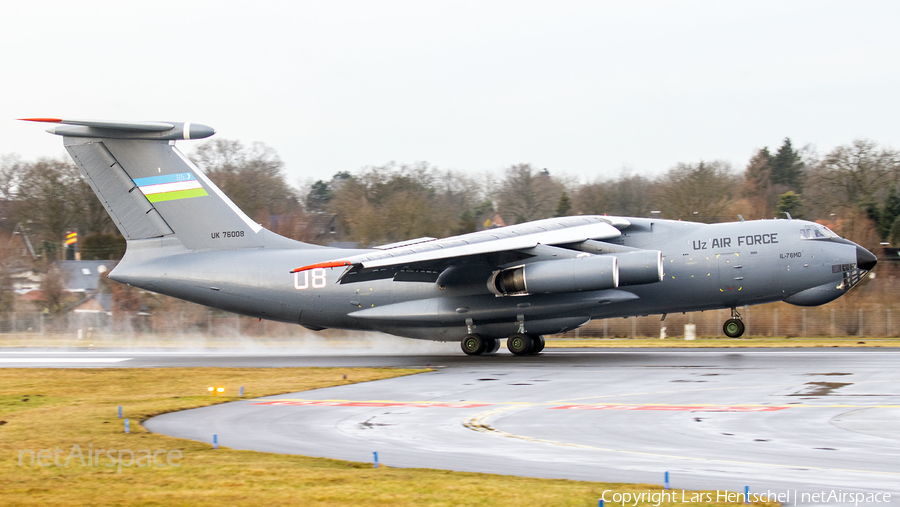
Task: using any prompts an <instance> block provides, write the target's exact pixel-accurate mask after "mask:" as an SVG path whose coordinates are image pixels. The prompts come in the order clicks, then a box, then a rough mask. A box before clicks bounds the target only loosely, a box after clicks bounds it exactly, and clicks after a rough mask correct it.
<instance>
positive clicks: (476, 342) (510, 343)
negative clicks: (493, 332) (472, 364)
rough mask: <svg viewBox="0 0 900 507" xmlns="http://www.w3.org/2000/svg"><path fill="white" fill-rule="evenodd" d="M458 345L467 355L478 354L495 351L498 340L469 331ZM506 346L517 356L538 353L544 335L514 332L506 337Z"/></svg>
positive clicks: (542, 345) (498, 343)
mask: <svg viewBox="0 0 900 507" xmlns="http://www.w3.org/2000/svg"><path fill="white" fill-rule="evenodd" d="M459 345H460V348H462V351H463V352H465V353H466V354H467V355H470V356H480V355H482V354H493V353H494V352H497V350H498V349H499V348H500V340H498V339H496V338H485V337H483V336H481V335H479V334H475V333H470V334H467V335H466V336H464V337H463V339H462V341H461V342H460V344H459ZM506 348H508V349H509V351H510V352H512V353H513V354H515V355H517V356H527V355H534V354H539V353H540V352H541V351H542V350H544V337H543V336H540V335H536V334H527V333H516V334H514V335H512V336H510V337H509V338H507V339H506Z"/></svg>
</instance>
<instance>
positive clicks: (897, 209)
mask: <svg viewBox="0 0 900 507" xmlns="http://www.w3.org/2000/svg"><path fill="white" fill-rule="evenodd" d="M897 217H900V194H897V187H895V186H894V185H891V186H890V188H889V189H888V194H887V197H886V198H885V199H884V205H883V206H882V208H881V216H879V217H878V235H879V236H881V240H882V241H884V240H885V239H887V237H888V235H889V234H890V232H891V227H892V226H893V225H894V222H895V221H896V220H897Z"/></svg>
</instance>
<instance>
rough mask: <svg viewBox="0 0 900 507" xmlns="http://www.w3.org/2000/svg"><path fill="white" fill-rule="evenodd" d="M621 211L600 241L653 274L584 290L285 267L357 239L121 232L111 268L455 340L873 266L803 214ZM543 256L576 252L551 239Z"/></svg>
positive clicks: (477, 268) (322, 322) (170, 291)
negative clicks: (659, 274)
mask: <svg viewBox="0 0 900 507" xmlns="http://www.w3.org/2000/svg"><path fill="white" fill-rule="evenodd" d="M627 220H628V222H629V223H630V225H629V226H627V227H624V228H623V229H622V235H621V236H619V237H617V238H614V239H612V240H610V241H608V244H609V245H611V246H612V247H616V246H619V247H622V248H637V249H644V250H659V251H661V252H662V255H663V264H664V273H663V278H662V281H659V282H656V283H647V284H642V285H633V286H620V287H616V288H610V289H605V290H595V291H581V292H566V293H550V294H520V295H510V296H498V295H497V294H495V293H494V292H492V291H491V290H489V287H488V284H489V281H490V279H491V276H492V274H493V273H495V272H496V271H497V269H498V266H496V265H491V264H488V263H479V262H477V261H475V262H469V263H462V264H460V265H458V266H453V267H451V268H449V269H447V270H445V271H444V272H443V273H441V274H440V277H439V278H438V279H437V281H430V282H423V281H396V280H394V279H392V278H387V279H380V280H371V281H363V282H354V283H338V278H339V277H340V276H341V274H342V273H343V268H318V269H312V270H308V271H303V272H298V273H291V271H292V270H293V269H294V268H296V267H297V266H300V265H309V264H314V263H317V262H325V261H329V260H333V259H336V258H341V257H349V256H353V255H357V254H359V253H361V252H362V253H364V252H366V250H340V249H334V248H299V249H293V248H243V249H236V250H224V251H223V250H217V251H205V252H204V251H191V250H187V249H184V248H183V247H182V246H180V244H178V243H177V242H172V244H171V245H170V246H165V245H163V246H162V247H161V246H160V242H159V240H152V241H154V243H153V244H152V246H150V247H147V248H143V246H142V244H141V242H134V243H133V244H131V243H130V244H129V247H128V253H127V254H126V256H125V258H124V259H123V261H122V262H121V263H120V264H119V266H118V267H117V268H116V269H115V270H114V271H113V272H112V273H111V275H110V277H111V278H113V279H115V280H118V281H121V282H124V283H128V284H130V285H133V286H137V287H142V288H145V289H148V290H151V291H154V292H159V293H162V294H167V295H170V296H174V297H177V298H181V299H185V300H188V301H193V302H196V303H200V304H203V305H207V306H211V307H214V308H219V309H222V310H227V311H232V312H236V313H241V314H244V315H249V316H252V317H258V318H263V319H269V320H276V321H282V322H290V323H295V324H300V325H304V326H306V327H309V328H311V329H322V328H341V329H356V330H374V331H382V332H386V333H390V334H395V335H399V336H406V337H411V338H420V339H431V340H447V341H454V340H459V339H461V337H462V336H464V335H465V334H466V332H467V330H469V331H471V330H472V329H473V327H474V328H476V329H477V332H478V333H480V334H482V335H485V336H490V337H506V336H509V335H510V334H512V333H515V332H517V330H519V331H521V330H522V329H524V330H525V331H527V332H529V333H536V334H550V333H557V332H563V331H567V330H570V329H574V328H575V327H578V326H580V325H583V324H584V323H586V322H588V321H589V320H591V319H597V318H611V317H628V316H632V315H650V314H665V313H675V312H689V311H702V310H712V309H719V308H734V307H738V306H743V305H755V304H762V303H769V302H773V301H788V302H791V303H794V304H800V305H818V304H824V303H827V302H829V301H831V300H833V299H835V298H837V297H839V296H840V295H841V294H843V293H845V292H846V291H847V290H849V289H850V288H851V287H852V285H853V284H855V282H856V281H858V279H859V273H860V272H861V271H862V268H860V264H863V263H867V262H871V264H872V265H874V256H872V255H871V254H870V253H869V252H867V251H866V250H864V249H862V248H861V247H858V246H857V245H855V244H854V243H851V242H849V241H847V240H844V239H841V238H838V237H836V236H834V235H833V233H830V231H828V230H827V229H824V228H823V227H822V226H820V225H818V224H814V223H811V222H806V221H802V220H757V221H746V222H732V223H722V224H701V223H693V222H682V221H672V220H659V219H643V218H628V219H627ZM866 254H867V255H868V257H867V256H866ZM551 255H552V257H556V256H558V257H559V258H566V257H575V256H579V255H581V256H584V255H586V254H584V253H583V252H579V251H577V250H569V249H565V248H556V249H555V250H553V253H552V254H551ZM609 255H611V254H609ZM860 256H862V259H861V258H860ZM543 260H546V255H545V256H544V258H543ZM528 262H529V261H528V260H525V261H516V263H519V264H523V263H524V264H527V263H528ZM500 267H501V268H502V267H503V266H500ZM867 269H871V266H869V267H868V268H867Z"/></svg>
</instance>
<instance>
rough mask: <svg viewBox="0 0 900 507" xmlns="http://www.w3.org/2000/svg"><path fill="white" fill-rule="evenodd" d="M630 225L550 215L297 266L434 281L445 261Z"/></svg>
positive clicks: (507, 255) (352, 276)
mask: <svg viewBox="0 0 900 507" xmlns="http://www.w3.org/2000/svg"><path fill="white" fill-rule="evenodd" d="M614 224H615V226H614ZM627 225H629V224H628V222H627V221H624V220H623V219H621V218H615V219H613V218H612V217H603V216H582V217H567V218H549V219H545V220H537V221H534V222H528V223H524V224H519V225H511V226H508V227H501V228H497V229H490V230H485V231H479V232H473V233H469V234H463V235H461V236H452V237H449V238H444V239H433V238H420V239H418V240H413V241H412V242H402V243H395V244H392V245H385V246H384V247H381V249H380V250H379V251H376V252H367V253H365V254H361V255H356V256H353V257H347V258H343V259H334V260H332V261H328V262H321V263H317V264H311V265H308V266H302V267H299V268H297V269H295V270H293V271H292V272H299V271H306V270H309V269H314V268H326V267H340V266H347V269H346V270H345V271H344V273H343V274H342V275H341V277H340V278H339V280H338V281H339V283H349V282H351V281H364V280H372V279H380V278H390V277H394V279H395V280H398V281H400V280H403V281H434V280H435V279H436V278H437V275H438V274H440V272H441V271H443V270H444V269H446V267H448V266H449V265H452V264H455V263H458V262H464V261H472V260H474V258H482V259H483V258H485V257H488V258H490V259H492V262H493V263H495V264H502V263H505V262H512V261H515V260H518V259H524V258H528V257H532V256H533V254H532V253H529V249H533V248H535V247H537V246H538V245H564V244H572V243H580V242H583V241H587V240H591V239H593V240H602V239H610V238H615V237H617V236H620V235H621V234H622V233H621V232H619V229H617V228H616V226H617V227H624V226H627ZM410 243H412V244H410ZM395 245H396V246H395ZM398 277H399V278H398Z"/></svg>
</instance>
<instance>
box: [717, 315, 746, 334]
mask: <svg viewBox="0 0 900 507" xmlns="http://www.w3.org/2000/svg"><path fill="white" fill-rule="evenodd" d="M722 331H724V332H725V336H727V337H729V338H738V337H739V336H741V335H743V334H744V321H743V320H742V319H741V314H740V313H738V311H737V308H732V309H731V318H730V319H728V320H726V321H725V325H724V326H722Z"/></svg>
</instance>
